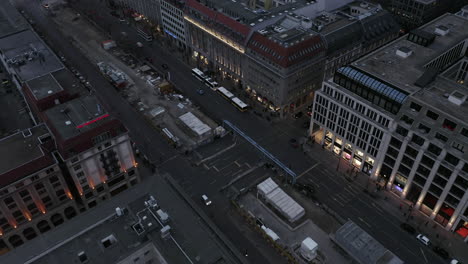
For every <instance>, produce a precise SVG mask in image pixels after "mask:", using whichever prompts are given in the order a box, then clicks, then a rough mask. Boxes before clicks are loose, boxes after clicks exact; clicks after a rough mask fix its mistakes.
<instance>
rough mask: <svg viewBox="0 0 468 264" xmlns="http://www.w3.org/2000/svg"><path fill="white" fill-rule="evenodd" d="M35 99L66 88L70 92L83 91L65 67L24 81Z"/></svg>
mask: <svg viewBox="0 0 468 264" xmlns="http://www.w3.org/2000/svg"><path fill="white" fill-rule="evenodd" d="M26 85H27V86H28V87H29V89H30V90H31V92H32V94H33V95H34V97H35V98H36V100H41V99H43V98H45V97H48V96H50V95H53V94H55V93H58V92H61V91H64V90H68V91H70V92H71V93H74V92H79V91H84V90H85V89H84V88H83V87H82V86H81V85H80V82H79V81H78V80H77V79H76V78H75V76H74V75H73V74H72V73H71V72H70V71H69V70H68V69H66V68H64V69H60V70H58V71H55V72H52V73H48V74H46V75H43V76H41V77H38V78H35V79H32V80H30V81H28V82H26Z"/></svg>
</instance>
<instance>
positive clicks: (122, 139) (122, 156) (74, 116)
mask: <svg viewBox="0 0 468 264" xmlns="http://www.w3.org/2000/svg"><path fill="white" fill-rule="evenodd" d="M42 119H43V120H44V122H45V123H46V124H47V126H48V127H49V129H50V130H51V132H52V134H53V135H54V138H55V141H56V146H57V152H56V157H57V159H58V160H59V161H60V162H63V167H64V171H67V172H68V173H67V174H69V175H66V176H67V177H69V179H70V181H69V184H70V187H71V192H72V194H73V195H74V196H76V197H77V198H76V200H77V202H78V203H79V204H80V206H81V207H82V208H85V209H88V208H91V207H94V206H96V204H97V203H98V202H100V201H104V200H106V199H109V198H111V197H112V196H114V195H116V194H118V193H119V192H121V191H123V190H125V189H127V188H128V187H130V186H133V185H135V184H137V183H138V182H139V173H138V170H137V163H136V161H135V157H134V156H133V149H132V146H131V143H130V138H129V136H128V132H127V129H126V128H125V127H124V126H123V124H122V123H121V122H120V121H119V120H118V119H115V118H114V117H112V116H111V115H109V113H108V112H106V110H105V109H104V108H103V107H102V106H101V105H100V103H99V101H98V100H97V98H96V97H95V96H92V95H90V96H86V97H79V98H76V99H73V100H71V101H68V102H66V103H63V104H60V105H56V106H54V107H52V108H50V109H48V110H46V111H45V112H43V113H42Z"/></svg>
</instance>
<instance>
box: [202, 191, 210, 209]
mask: <svg viewBox="0 0 468 264" xmlns="http://www.w3.org/2000/svg"><path fill="white" fill-rule="evenodd" d="M202 200H203V202H204V203H205V204H206V205H207V206H208V205H211V200H210V199H209V198H208V196H206V195H205V194H203V195H202Z"/></svg>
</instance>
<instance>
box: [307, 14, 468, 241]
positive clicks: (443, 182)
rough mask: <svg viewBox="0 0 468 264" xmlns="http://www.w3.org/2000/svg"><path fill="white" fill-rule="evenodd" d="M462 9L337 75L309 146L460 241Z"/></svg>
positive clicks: (467, 207) (467, 231)
mask: <svg viewBox="0 0 468 264" xmlns="http://www.w3.org/2000/svg"><path fill="white" fill-rule="evenodd" d="M467 28H468V6H467V7H465V8H463V9H462V11H460V12H459V13H457V14H445V15H443V16H441V17H439V18H437V19H435V20H433V21H431V22H430V23H428V24H426V25H424V26H422V27H420V28H418V29H416V30H413V31H411V32H410V33H409V34H407V35H405V36H402V37H400V38H399V39H398V40H396V41H394V42H391V43H390V44H387V45H386V46H384V47H382V48H380V49H378V50H376V51H374V52H372V53H370V54H368V55H366V56H364V57H362V58H360V59H358V60H356V61H355V62H353V63H351V64H350V65H348V66H344V67H341V68H340V69H338V70H337V72H336V74H335V75H334V77H333V78H332V79H328V80H326V81H325V82H324V83H323V86H322V89H321V90H320V91H318V92H317V94H316V97H315V101H314V107H313V116H312V122H313V123H315V124H316V125H319V126H320V130H319V132H318V133H315V134H314V136H315V139H316V140H318V141H319V142H320V143H322V144H323V145H324V148H326V149H329V150H331V151H333V152H334V153H336V154H337V155H340V156H341V157H343V158H344V159H345V160H347V161H348V162H349V163H350V164H352V165H354V167H355V168H356V169H357V170H362V171H364V172H367V173H369V174H370V175H371V178H372V179H376V180H377V181H378V182H380V183H381V184H382V186H386V187H387V189H389V190H390V191H392V192H394V193H395V194H397V195H398V196H400V197H401V198H402V199H407V200H409V201H411V202H413V203H414V208H415V209H417V210H420V211H421V212H423V213H424V214H426V215H427V216H428V217H429V218H430V219H433V220H434V221H436V222H437V223H439V224H440V225H442V226H443V227H445V228H446V229H448V230H452V231H454V232H457V233H458V234H460V235H461V236H462V237H464V238H465V239H466V240H468V221H467V220H468V192H467V188H468V156H467V154H466V150H467V149H468V122H467V119H466V116H467V114H468V112H467V111H468V108H467V103H466V102H465V100H466V98H467V96H468V87H467V83H468V82H467V69H468V59H467V55H468V52H467V50H468V31H467V30H466V29H467Z"/></svg>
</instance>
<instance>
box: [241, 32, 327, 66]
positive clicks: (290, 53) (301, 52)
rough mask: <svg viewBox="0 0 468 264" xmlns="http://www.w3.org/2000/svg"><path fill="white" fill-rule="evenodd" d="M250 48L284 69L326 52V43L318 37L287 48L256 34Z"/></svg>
mask: <svg viewBox="0 0 468 264" xmlns="http://www.w3.org/2000/svg"><path fill="white" fill-rule="evenodd" d="M248 47H249V48H250V49H252V50H254V51H256V52H257V53H259V54H261V55H263V56H264V57H266V58H268V59H270V60H271V61H273V62H275V63H277V64H278V65H281V66H283V67H288V66H291V65H294V64H297V63H300V62H302V61H304V60H306V59H310V58H312V57H314V56H317V55H318V54H320V53H321V52H324V51H325V43H324V42H323V40H322V38H321V37H320V36H318V35H315V36H310V37H309V38H308V39H306V40H304V41H301V42H299V43H298V44H296V45H292V46H289V47H285V46H282V45H280V44H279V43H277V42H275V41H274V40H272V39H269V38H267V37H265V36H263V35H262V34H260V33H258V32H255V33H254V34H253V35H252V37H251V38H250V41H249V44H248Z"/></svg>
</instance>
